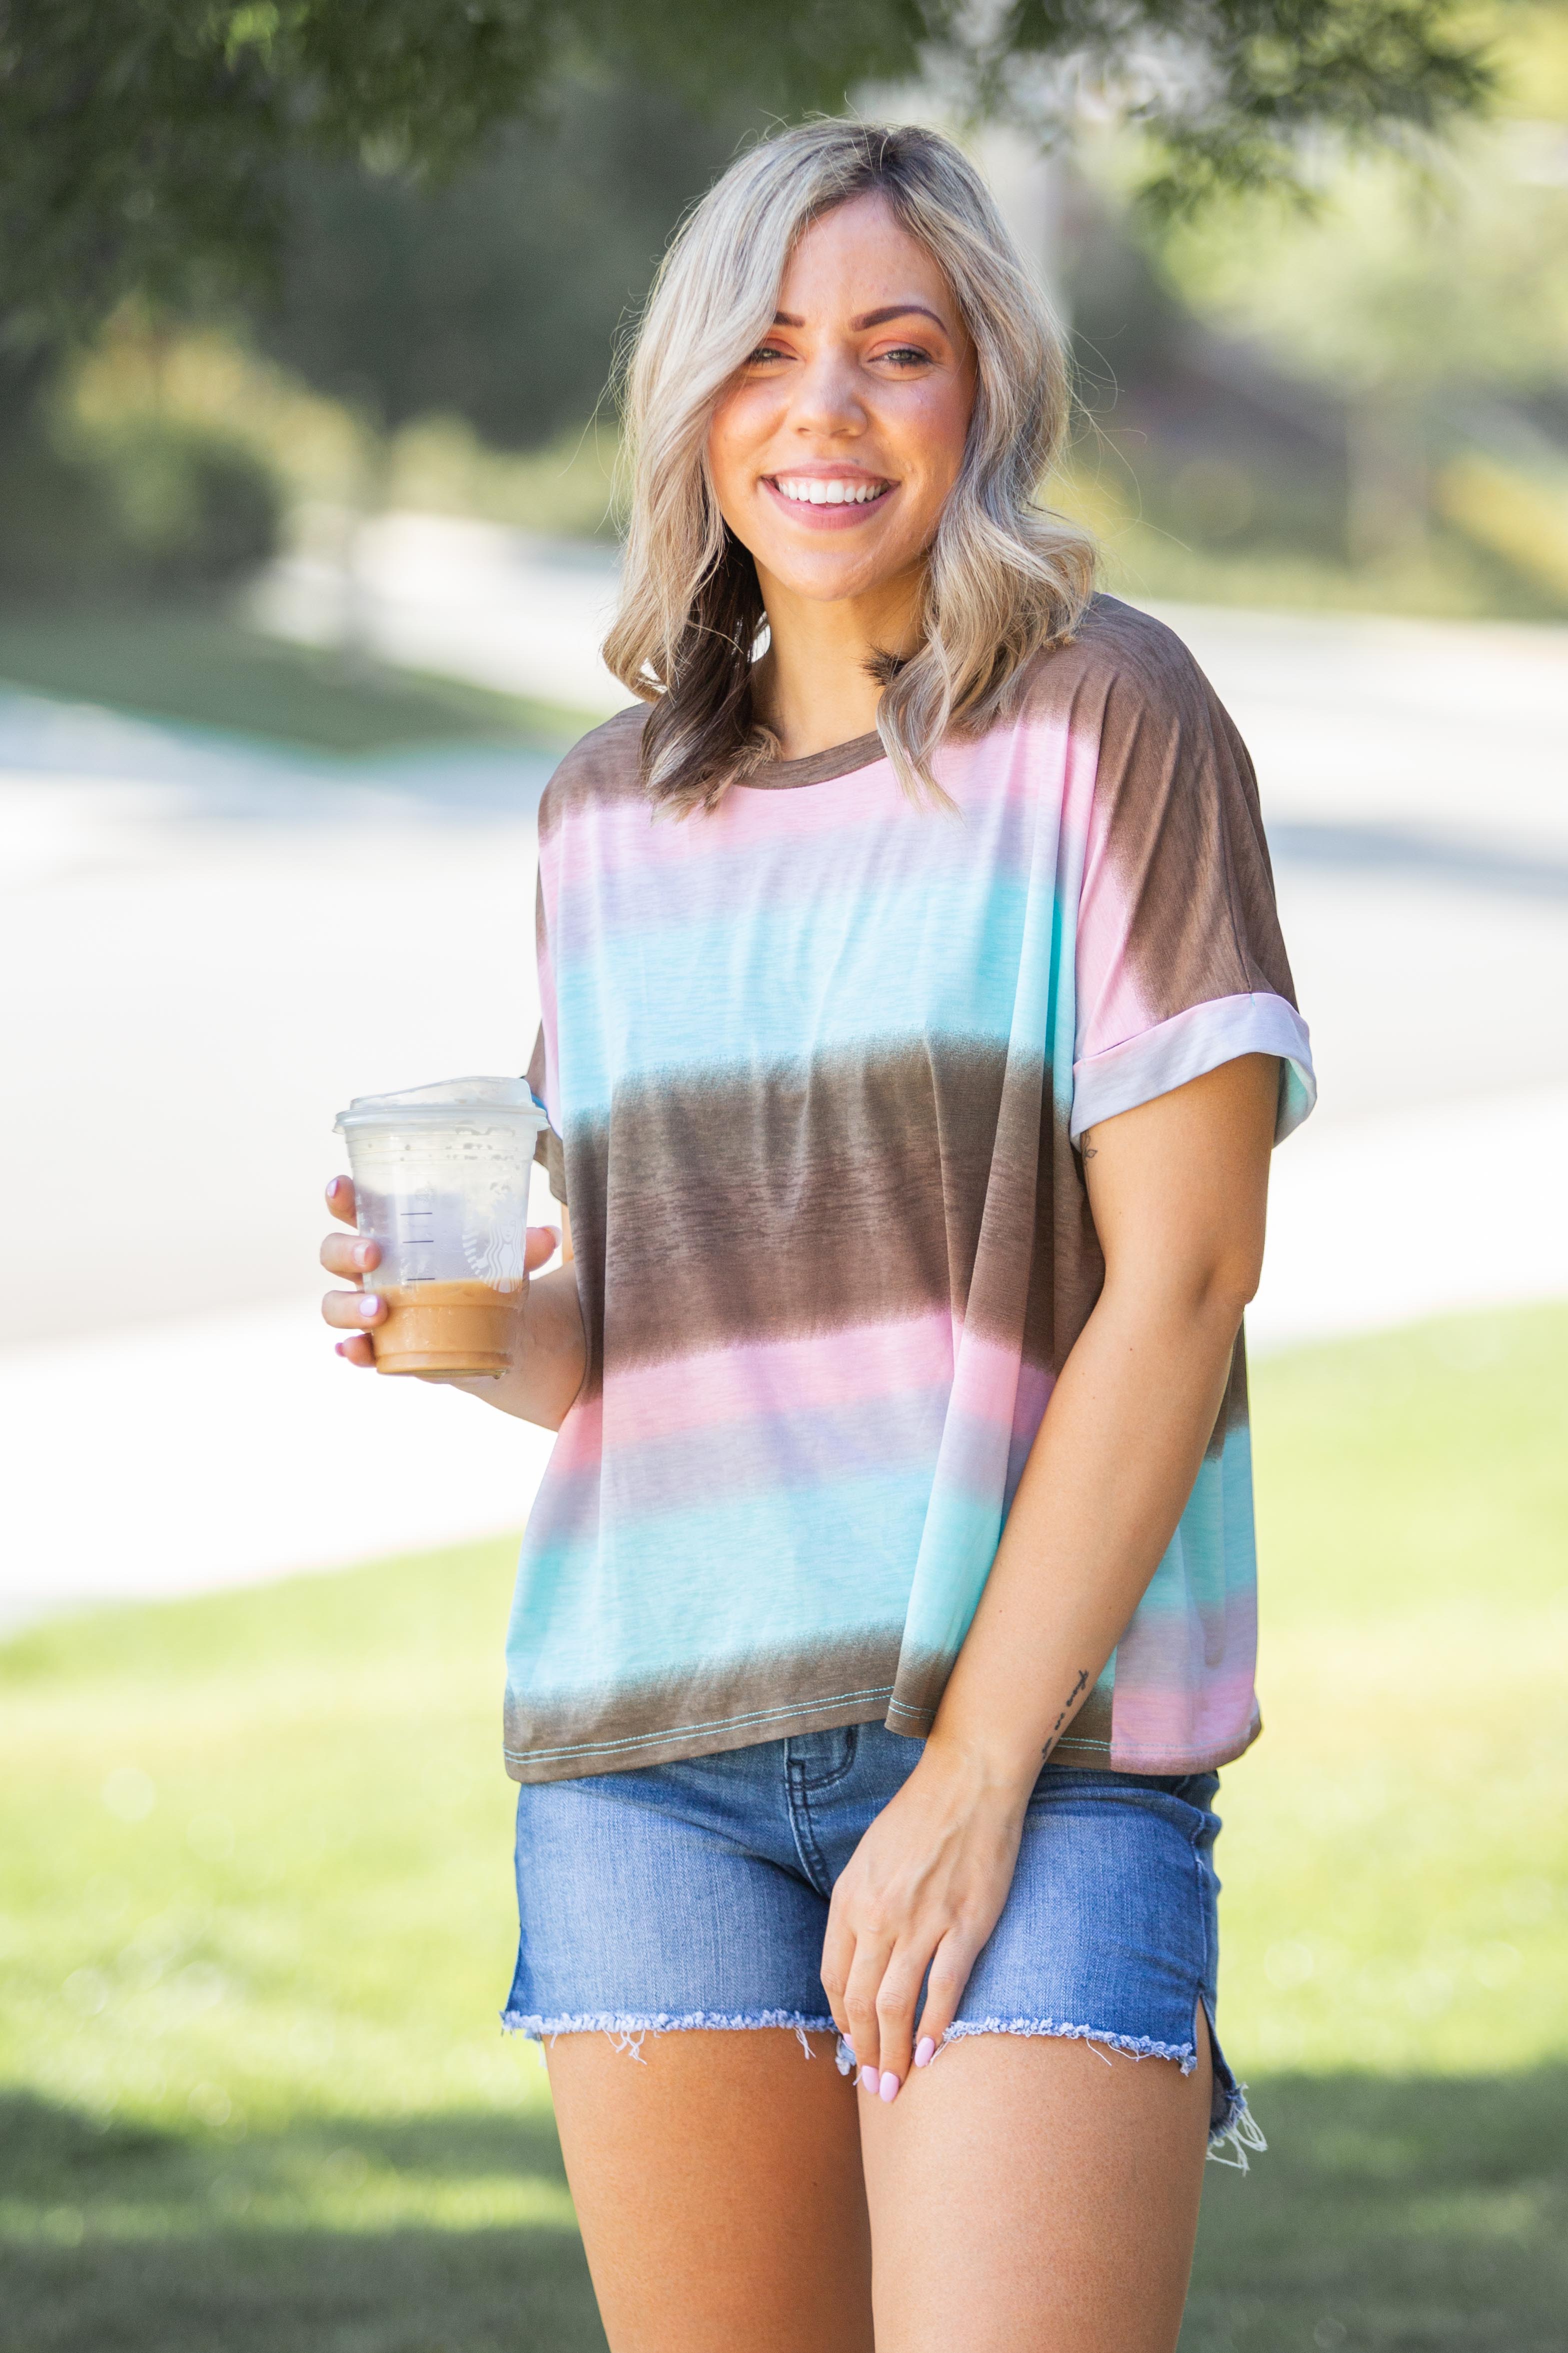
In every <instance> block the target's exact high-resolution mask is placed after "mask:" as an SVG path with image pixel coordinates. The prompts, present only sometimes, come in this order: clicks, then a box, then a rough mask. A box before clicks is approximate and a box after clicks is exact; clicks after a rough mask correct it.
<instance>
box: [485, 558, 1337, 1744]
mask: <svg viewBox="0 0 1568 2353" xmlns="http://www.w3.org/2000/svg"><path fill="white" fill-rule="evenodd" d="M645 715H646V714H645V712H644V711H643V710H642V709H640V708H639V709H637V710H633V711H628V712H622V713H621V714H620V715H619V716H617V717H616V718H615V719H612V720H611V721H610V722H609V723H607V724H606V725H605V726H603V727H600V728H597V729H595V732H594V733H592V734H591V735H588V736H586V737H585V738H584V741H583V742H582V743H580V744H578V745H577V746H576V748H575V749H574V751H573V752H571V753H570V754H568V755H567V757H566V758H565V759H564V760H563V762H562V764H561V765H560V767H559V768H558V769H557V770H556V772H555V775H554V776H553V778H552V781H551V783H550V785H549V786H548V788H547V790H546V792H545V795H544V798H543V802H542V807H541V811H540V873H539V914H538V941H539V979H540V999H541V1008H542V1024H541V1031H540V1039H539V1044H538V1046H537V1048H536V1050H535V1056H534V1061H533V1065H532V1068H531V1072H530V1076H531V1081H532V1083H533V1085H534V1088H535V1091H536V1092H538V1093H539V1094H540V1095H541V1097H542V1101H543V1103H544V1105H545V1108H546V1111H547V1113H548V1114H549V1120H550V1128H549V1130H548V1131H547V1133H546V1134H544V1135H542V1137H541V1156H542V1158H543V1159H544V1160H545V1163H546V1166H548V1168H549V1170H550V1173H551V1180H552V1189H553V1191H554V1192H555V1194H556V1196H557V1198H561V1199H563V1200H564V1201H565V1202H566V1204H567V1206H568V1208H569V1209H570V1213H571V1219H572V1233H573V1240H574V1247H575V1251H576V1265H577V1279H578V1284H579V1289H580V1293H581V1297H582V1303H583V1313H584V1324H585V1328H586V1333H587V1374H586V1377H585V1379H584V1386H583V1389H582V1392H581V1394H580V1396H579V1397H578V1398H577V1400H576V1402H575V1403H574V1406H573V1408H572V1409H571V1411H570V1413H569V1414H568V1415H567V1417H566V1419H565V1420H564V1422H563V1424H562V1427H561V1430H560V1433H559V1436H558V1437H557V1439H556V1441H555V1445H554V1449H553V1451H552V1457H551V1461H550V1463H549V1467H548V1470H547V1472H546V1473H545V1477H544V1480H543V1483H542V1487H541V1489H540V1491H539V1495H538V1499H537V1501H536V1503H535V1504H534V1507H533V1511H532V1514H531V1518H530V1521H529V1525H528V1529H527V1533H526V1535H525V1537H524V1541H523V1546H522V1554H521V1563H520V1567H519V1575H518V1582H517V1591H516V1599H515V1601H514V1605H513V1609H512V1613H511V1620H510V1631H509V1637H508V1694H507V1714H506V1751H507V1759H508V1766H509V1770H510V1772H511V1774H512V1775H513V1777H514V1778H516V1779H518V1780H521V1781H542V1780H551V1779H554V1778H561V1777H564V1776H567V1775H572V1774H585V1773H597V1772H605V1771H612V1770H615V1769H616V1768H617V1767H630V1766H637V1765H645V1764H653V1763H658V1762H660V1761H664V1760H667V1759H669V1758H673V1757H695V1756H701V1755H704V1754H707V1753H710V1752H713V1751H716V1750H721V1749H727V1748H736V1747H741V1746H745V1745H746V1744H748V1743H751V1742H754V1741H763V1740H771V1739H775V1738H778V1737H781V1736H784V1735H785V1734H789V1733H795V1732H805V1731H810V1730H816V1729H820V1728H823V1727H826V1726H829V1725H848V1724H860V1723H870V1722H881V1721H885V1722H886V1723H887V1724H888V1725H889V1726H890V1727H891V1728H892V1729H893V1730H894V1731H897V1732H903V1733H909V1734H914V1735H919V1734H923V1733H925V1732H926V1731H928V1730H929V1728H930V1726H931V1719H932V1715H933V1714H934V1712H935V1709H936V1705H937V1703H938V1701H939V1699H940V1698H941V1695H942V1686H943V1683H944V1682H945V1680H946V1677H947V1674H948V1672H949V1669H950V1668H951V1666H952V1662H953V1659H954V1658H955V1656H956V1654H957V1651H958V1648H959V1645H960V1644H961V1643H962V1641H963V1637H964V1633H965V1631H966V1630H967V1628H968V1626H969V1623H970V1620H971V1618H972V1616H973V1611H974V1608H975V1604H976V1602H977V1601H978V1599H979V1597H980V1593H981V1590H982V1588H983V1587H984V1583H985V1578H986V1575H987V1573H988V1571H989V1569H990V1567H991V1562H992V1558H993V1556H994V1552H995V1548H996V1543H997V1539H998V1536H999V1535H1000V1533H1001V1529H1002V1525H1003V1522H1004V1520H1005V1515H1006V1512H1007V1509H1008V1505H1009V1504H1010V1502H1011V1499H1012V1495H1013V1493H1014V1490H1015V1488H1016V1482H1017V1480H1018V1477H1019V1475H1020V1473H1021V1472H1022V1469H1023V1465H1024V1461H1025V1458H1026V1455H1027V1452H1028V1450H1029V1446H1030V1443H1031V1441H1032V1440H1033V1438H1034V1436H1035V1432H1036V1430H1037V1428H1038V1426H1039V1423H1040V1419H1041V1416H1042V1414H1043V1413H1044V1411H1045V1409H1046V1404H1047V1399H1048V1398H1049V1396H1050V1393H1051V1385H1052V1382H1053V1381H1054V1379H1055V1377H1056V1375H1057V1374H1058V1371H1059V1370H1060V1368H1061V1366H1062V1364H1063V1363H1064V1361H1065V1359H1066V1357H1067V1355H1068V1350H1069V1349H1070V1348H1071V1347H1072V1345H1073V1343H1074V1341H1075V1340H1076V1339H1077V1337H1078V1335H1079V1332H1080V1331H1081V1330H1082V1328H1083V1325H1084V1323H1085V1321H1086V1319H1087V1317H1088V1316H1089V1312H1090V1310H1091V1309H1092V1307H1093V1305H1094V1303H1095V1300H1096V1298H1097V1296H1098V1294H1099V1292H1100V1285H1101V1282H1102V1280H1103V1273H1104V1262H1103V1260H1102V1259H1101V1256H1100V1248H1099V1244H1098V1242H1097V1240H1096V1238H1095V1231H1094V1226H1093V1221H1092V1219H1091V1218H1090V1215H1089V1204H1088V1198H1087V1196H1086V1193H1085V1188H1084V1181H1083V1168H1082V1164H1081V1161H1080V1158H1079V1151H1078V1145H1079V1137H1080V1136H1081V1134H1082V1133H1083V1131H1084V1129H1085V1128H1087V1127H1089V1125H1091V1124H1093V1123H1094V1122H1095V1121H1097V1120H1101V1119H1107V1118H1110V1117H1111V1116H1112V1115H1113V1114H1114V1113H1118V1112H1122V1111H1126V1110H1129V1109H1131V1107H1132V1106H1133V1105H1134V1104H1137V1103H1143V1102H1145V1101H1147V1100H1148V1099H1149V1098H1151V1097H1152V1096H1155V1095H1158V1094H1161V1093H1163V1092H1165V1091H1166V1090H1168V1089H1170V1088H1172V1087H1175V1086H1179V1085H1181V1084H1182V1083H1183V1082H1184V1081H1185V1080H1188V1079H1192V1078H1194V1077H1197V1076H1198V1075H1199V1074H1201V1073H1202V1072H1203V1071H1208V1070H1212V1069H1214V1068H1215V1067H1216V1066H1217V1065H1218V1064H1220V1063H1222V1062H1225V1061H1226V1060H1230V1059H1231V1058H1233V1057H1234V1056H1236V1055H1238V1054H1246V1053H1252V1052H1263V1053H1268V1054H1273V1055H1278V1056H1279V1058H1280V1091H1279V1134H1280V1135H1281V1136H1282V1135H1284V1134H1288V1133H1289V1130H1290V1129H1291V1128H1292V1127H1294V1126H1295V1125H1296V1124H1298V1123H1299V1122H1300V1120H1301V1119H1302V1118H1304V1117H1305V1115H1306V1113H1307V1112H1308V1111H1309V1110H1310V1106H1311V1102H1312V1098H1313V1092H1314V1082H1313V1079H1312V1071H1311V1060H1310V1050H1309V1047H1308V1039H1307V1030H1306V1028H1305V1025H1304V1024H1303V1022H1302V1020H1301V1018H1300V1014H1299V1013H1298V1012H1297V1010H1296V1008H1295V1003H1294V998H1293V994H1292V988H1291V981H1290V971H1289V964H1288V962H1287V959H1286V955H1285V950H1284V945H1283V943H1282V941H1281V938H1280V934H1279V921H1278V917H1277V914H1276V911H1275V903H1274V891H1273V882H1272V879H1271V876H1270V871H1269V865H1268V851H1267V849H1266V847H1265V844H1264V839H1263V831H1262V825H1261V821H1260V818H1259V815H1258V797H1257V790H1256V786H1255V784H1254V780H1253V775H1252V769H1251V765H1250V763H1249V761H1248V759H1247V753H1246V750H1245V748H1244V746H1243V745H1242V743H1241V741H1240V739H1239V737H1238V736H1237V732H1236V730H1235V728H1234V726H1233V725H1232V723H1231V722H1230V720H1229V718H1228V717H1227V716H1226V712H1225V711H1224V710H1223V709H1222V708H1221V706H1220V704H1219V702H1217V700H1216V699H1215V694H1214V692H1213V691H1212V689H1211V688H1210V687H1209V685H1208V683H1207V681H1205V678H1204V677H1203V675H1202V674H1201V672H1200V671H1199V670H1198V669H1197V667H1196V665H1195V664H1194V661H1193V659H1192V658H1191V656H1190V655H1189V654H1188V653H1187V651H1186V649H1185V648H1184V646H1183V645H1182V644H1181V642H1180V640H1179V639H1178V638H1175V637H1174V636H1173V634H1172V633H1171V632H1170V630H1168V629H1167V628H1163V626H1162V625H1161V624H1160V623H1158V622H1156V621H1154V620H1152V619H1151V618H1150V617H1148V616H1146V615H1144V614H1142V613H1139V612H1136V611H1134V610H1132V609H1131V608H1130V607H1126V606H1123V605H1121V604H1118V603H1116V602H1115V601H1113V600H1111V599H1109V598H1103V597H1102V598H1099V599H1097V600H1096V602H1095V604H1094V606H1093V607H1091V609H1090V611H1089V616H1088V617H1087V618H1086V620H1085V622H1084V624H1083V626H1082V628H1081V629H1080V632H1079V636H1078V638H1076V640H1075V641H1074V642H1073V643H1072V644H1071V645H1069V646H1067V647H1064V648H1061V649H1058V650H1056V651H1053V652H1050V653H1048V654H1043V655H1040V656H1038V657H1037V658H1036V659H1035V660H1034V662H1033V663H1032V664H1031V665H1030V668H1029V670H1028V671H1027V673H1026V679H1025V681H1024V690H1023V692H1022V694H1021V696H1020V698H1019V701H1018V703H1017V705H1016V710H1015V712H1014V714H1013V715H1012V716H1011V717H1009V718H1008V719H1007V720H1006V721H1005V723H1001V724H999V725H997V726H995V727H994V728H992V729H991V730H990V731H989V732H988V733H985V734H984V736H982V737H979V738H976V739H973V740H969V741H957V740H950V741H949V742H947V743H946V744H943V746H942V748H941V750H940V751H939V753H938V754H937V758H936V762H935V770H936V774H937V775H938V776H939V778H940V780H941V782H942V786H943V787H944V789H945V790H946V792H947V793H948V794H949V795H950V796H951V797H952V801H953V802H954V804H955V805H956V814H955V815H954V814H947V813H945V812H942V811H939V810H934V809H930V808H921V807H915V806H914V805H913V804H912V803H911V802H910V799H909V798H908V797H907V796H906V795H905V794H904V792H903V791H902V789H901V788H900V785H899V783H898V780H897V778H896V776H894V773H893V770H892V768H891V766H890V765H889V762H888V761H887V759H886V758H885V756H884V755H883V753H882V747H881V744H880V743H879V739H878V738H877V736H875V735H874V734H872V735H867V736H863V737H861V738H859V739H858V741H856V742H854V743H851V744H842V745H840V746H838V747H837V749H836V750H833V751H830V752H823V753H819V754H816V755H814V756H813V757H811V758H809V759H804V760H791V761H784V762H780V763H776V764H775V765H772V766H770V767H766V768H764V769H763V770H762V771H761V772H760V773H758V774H757V775H755V776H752V778H750V779H749V780H748V781H747V782H746V783H744V784H737V785H734V786H731V789H730V790H729V792H728V793H727V794H726V795H725V797H724V798H723V800H722V801H721V804H720V806H719V807H717V808H716V809H715V810H713V811H711V812H710V813H699V814H697V815H694V816H690V817H688V818H683V819H679V820H677V819H673V818H669V817H668V816H662V815H658V814H656V813H655V811H654V809H653V807H652V806H651V804H650V802H649V801H648V799H647V796H646V793H645V791H644V789H643V787H642V786H641V784H640V783H639V779H638V773H637V749H638V737H639V731H640V729H641V726H642V724H643V721H644V718H645ZM1255 1633H1256V1597H1255V1563H1254V1547H1253V1529H1252V1491H1251V1478H1250V1467H1249V1456H1248V1444H1247V1377H1246V1370H1245V1362H1244V1355H1243V1348H1242V1344H1241V1342H1240V1341H1239V1340H1238V1342H1237V1350H1236V1357H1235V1363H1234V1366H1233V1370H1232V1376H1231V1379H1230V1382H1229V1386H1228V1389H1227V1393H1226V1399H1225V1403H1224V1407H1223V1409H1222V1410H1221V1413H1220V1416H1219V1419H1218V1421H1217V1423H1216V1426H1215V1430H1214V1434H1213V1437H1212V1440H1211V1441H1210V1444H1209V1447H1208V1450H1207V1453H1206V1456H1205V1461H1204V1463H1203V1467H1202V1469H1201V1470H1200V1472H1199V1473H1198V1477H1197V1481H1196V1483H1195V1485H1194V1490H1193V1493H1192V1496H1191V1499H1190V1501H1189V1502H1188V1504H1187V1505H1186V1508H1185V1511H1184V1514H1183V1516H1182V1521H1181V1525H1180V1526H1179V1528H1178V1530H1177V1532H1176V1534H1175V1535H1174V1537H1173V1540H1172V1542H1171V1545H1170V1547H1169V1549H1168V1551H1167V1552H1166V1554H1165V1556H1164V1557H1163V1560H1162V1561H1161V1563H1160V1565H1159V1567H1158V1569H1157V1570H1156V1571H1155V1574H1154V1577H1153V1580H1152V1584H1151V1585H1150V1586H1149V1588H1148V1590H1147V1592H1146V1593H1145V1595H1144V1597H1143V1599H1142V1601H1141V1602H1140V1604H1139V1606H1138V1608H1137V1609H1136V1611H1135V1612H1134V1614H1133V1616H1132V1619H1131V1622H1130V1623H1129V1625H1128V1627H1127V1629H1126V1631H1125V1633H1124V1634H1123V1636H1122V1638H1121V1641H1120V1642H1119V1643H1118V1645H1117V1649H1116V1651H1115V1654H1114V1655H1113V1657H1112V1658H1111V1660H1110V1664H1109V1665H1108V1666H1107V1667H1106V1669H1105V1671H1104V1672H1103V1674H1102V1675H1101V1676H1100V1681H1099V1683H1097V1685H1096V1687H1095V1689H1094V1691H1093V1693H1092V1694H1090V1697H1089V1701H1088V1702H1087V1704H1085V1706H1084V1708H1083V1709H1082V1711H1081V1713H1080V1714H1079V1716H1078V1717H1077V1719H1076V1720H1075V1722H1074V1724H1073V1725H1072V1726H1071V1727H1070V1729H1069V1732H1068V1736H1067V1738H1066V1739H1064V1740H1063V1741H1062V1743H1061V1744H1060V1746H1059V1749H1058V1755H1059V1757H1061V1758H1062V1759H1063V1760H1064V1761H1071V1760H1073V1759H1076V1760H1077V1761H1078V1762H1079V1763H1100V1764H1106V1763H1109V1764H1110V1766H1112V1767H1124V1768H1126V1769H1129V1770H1139V1771H1143V1772H1160V1773H1178V1772H1186V1771H1189V1770H1192V1769H1195V1768H1197V1767H1205V1766H1211V1765H1215V1764H1220V1763H1223V1762H1225V1761H1226V1759H1228V1758H1230V1757H1236V1756H1237V1755H1238V1754H1239V1753H1240V1752H1241V1751H1242V1750H1243V1749H1244V1748H1246V1747H1247V1745H1248V1743H1249V1742H1250V1741H1251V1740H1252V1739H1253V1737H1254V1736H1255V1735H1256V1733H1257V1730H1258V1712H1257V1705H1256V1702H1255V1699H1254V1695H1253V1660H1254V1650H1255Z"/></svg>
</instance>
